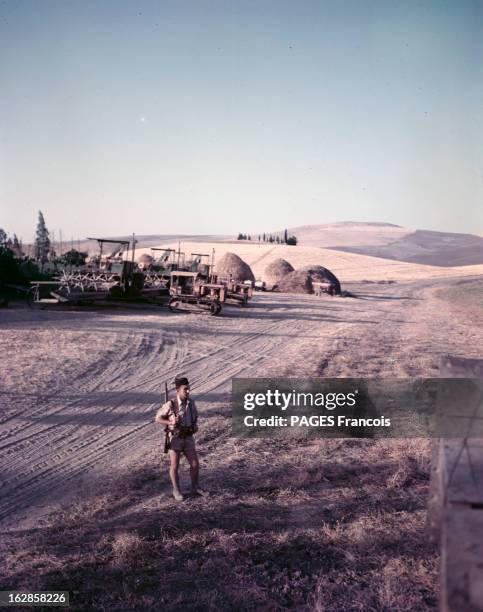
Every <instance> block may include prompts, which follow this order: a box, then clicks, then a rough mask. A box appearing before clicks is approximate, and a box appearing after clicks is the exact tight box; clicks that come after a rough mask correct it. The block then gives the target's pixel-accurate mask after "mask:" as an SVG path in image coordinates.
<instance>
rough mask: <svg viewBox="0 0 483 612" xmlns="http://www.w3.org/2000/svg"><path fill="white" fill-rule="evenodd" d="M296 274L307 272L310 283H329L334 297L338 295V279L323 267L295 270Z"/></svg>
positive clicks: (307, 267) (306, 267)
mask: <svg viewBox="0 0 483 612" xmlns="http://www.w3.org/2000/svg"><path fill="white" fill-rule="evenodd" d="M297 271H298V272H307V273H308V274H309V275H310V280H311V281H312V282H319V283H331V284H332V286H333V287H334V293H335V295H339V294H340V282H339V279H338V278H337V277H336V276H335V274H333V273H332V272H331V271H330V270H327V268H324V267H323V266H304V267H303V268H300V270H297Z"/></svg>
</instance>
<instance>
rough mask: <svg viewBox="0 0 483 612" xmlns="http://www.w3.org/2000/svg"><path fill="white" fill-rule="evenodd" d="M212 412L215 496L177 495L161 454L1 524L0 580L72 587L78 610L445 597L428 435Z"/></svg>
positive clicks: (207, 479)
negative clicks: (299, 432) (248, 433)
mask: <svg viewBox="0 0 483 612" xmlns="http://www.w3.org/2000/svg"><path fill="white" fill-rule="evenodd" d="M206 420H207V421H208V422H207V424H206V427H205V431H207V432H209V434H207V436H206V437H205V439H204V440H203V439H201V440H200V449H202V466H203V476H204V479H203V484H204V485H205V486H206V487H207V488H209V489H210V490H211V491H212V495H211V496H210V497H208V498H203V499H192V500H188V501H186V502H185V503H183V504H176V503H175V502H174V501H173V500H172V499H171V497H170V496H169V494H168V488H167V484H166V474H165V470H164V469H163V475H162V481H163V482H162V483H160V475H159V465H158V459H159V456H154V455H152V456H150V457H149V458H148V459H147V460H146V464H145V465H144V466H142V467H140V468H139V469H137V470H136V471H134V472H133V473H130V474H125V475H124V476H123V477H122V478H120V479H118V480H117V481H116V482H113V483H111V484H110V487H109V488H107V489H106V488H104V491H102V492H101V491H97V492H93V493H92V495H91V496H90V497H89V498H88V499H85V500H84V501H83V502H82V503H78V504H75V505H71V506H69V507H66V508H64V509H63V510H62V511H59V512H57V513H56V514H55V515H52V516H50V517H49V518H48V519H47V520H46V521H45V522H44V523H43V524H41V525H39V526H38V528H37V529H34V530H30V531H28V532H25V533H22V532H13V533H11V534H8V535H5V534H4V536H3V537H2V543H1V551H2V557H3V558H4V559H5V562H4V565H3V576H2V579H1V581H0V588H2V589H7V588H8V589H17V590H20V589H28V590H31V591H32V590H35V589H39V590H49V589H52V590H54V589H67V590H70V591H71V598H72V602H73V606H74V608H75V609H78V610H92V609H109V610H134V609H135V610H139V609H146V610H150V609H151V610H158V609H161V608H162V609H163V610H172V609H173V610H174V609H175V608H178V609H179V608H181V609H189V610H212V609H218V610H228V609H230V610H231V609H235V610H254V609H260V608H261V609H263V610H282V609H297V610H314V609H315V610H324V611H325V610H327V611H328V610H334V611H335V610H337V611H338V610H407V609H411V610H428V609H435V608H436V607H437V604H436V602H437V596H436V575H437V554H436V550H435V548H434V546H433V545H432V544H430V543H429V542H428V539H427V537H426V531H425V517H426V510H425V503H426V496H427V485H428V465H429V464H428V457H429V447H428V443H427V441H420V440H407V441H406V440H397V441H384V442H383V441H370V440H336V439H331V440H318V441H316V442H313V441H298V442H297V443H295V444H293V443H292V444H290V442H288V441H285V440H250V441H241V440H236V439H233V438H230V437H229V435H230V421H229V419H228V418H227V417H226V416H223V415H221V414H214V415H213V416H211V417H207V419H206ZM216 449H217V450H219V451H220V452H218V453H215V452H214V451H215V450H216ZM164 467H166V466H164ZM183 478H184V479H185V478H186V474H185V472H184V471H183ZM185 482H186V480H185ZM160 490H161V491H162V492H163V495H162V497H161V498H160V497H159V495H160Z"/></svg>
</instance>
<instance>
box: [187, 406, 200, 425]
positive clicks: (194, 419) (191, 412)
mask: <svg viewBox="0 0 483 612" xmlns="http://www.w3.org/2000/svg"><path fill="white" fill-rule="evenodd" d="M188 407H189V411H190V421H191V424H192V425H196V423H197V421H198V413H196V414H195V417H194V418H193V408H192V400H188Z"/></svg>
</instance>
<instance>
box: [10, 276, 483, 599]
mask: <svg viewBox="0 0 483 612" xmlns="http://www.w3.org/2000/svg"><path fill="white" fill-rule="evenodd" d="M461 283H462V279H461V278H459V279H454V278H453V279H452V278H433V279H428V278H426V279H422V280H418V281H413V282H409V281H399V282H397V283H394V284H390V285H386V284H384V285H382V284H375V283H374V284H369V283H350V284H345V286H344V288H346V289H348V290H350V291H351V292H353V293H354V294H355V295H356V296H357V298H342V297H336V298H316V297H314V296H288V295H281V294H257V295H256V298H255V299H254V301H253V304H252V305H251V306H250V307H249V308H248V309H236V308H233V307H230V308H226V309H225V310H224V312H223V315H222V316H221V317H218V318H215V317H209V316H206V315H200V314H198V313H189V314H172V313H170V312H168V311H167V309H160V308H158V309H157V310H154V309H153V310H149V311H140V310H127V309H114V310H113V309H110V310H109V309H102V308H96V309H90V310H70V311H65V310H62V311H61V310H45V311H35V312H32V311H30V310H28V309H26V308H24V307H19V308H11V309H6V310H4V311H1V312H0V329H1V332H2V333H1V337H0V346H1V351H0V372H1V374H0V383H1V395H0V397H1V401H2V412H1V434H0V461H1V465H2V484H1V491H2V496H1V502H0V519H1V521H2V527H3V529H2V531H3V536H2V538H3V542H4V544H3V545H2V548H3V550H2V553H3V555H2V556H5V559H6V562H5V567H4V572H5V575H4V577H3V579H2V581H1V587H2V588H4V589H6V588H20V587H24V588H27V587H28V588H29V589H30V590H32V589H33V587H34V586H37V587H38V588H40V587H43V588H47V587H49V588H53V585H56V588H61V586H62V588H65V589H68V590H71V591H72V590H77V591H79V594H78V606H79V608H84V607H85V608H86V609H87V608H91V609H92V606H93V603H94V602H95V601H100V602H102V605H105V606H108V607H109V608H110V609H134V608H136V607H139V606H140V605H142V606H144V607H147V608H149V607H151V606H152V607H153V609H155V608H156V605H159V602H160V601H163V598H164V600H165V602H167V603H165V605H166V609H169V608H170V605H171V604H172V605H173V607H174V606H175V604H176V605H181V606H185V607H190V609H209V608H210V607H219V608H220V607H221V608H222V609H225V608H226V609H227V608H228V607H232V608H233V607H235V608H238V609H245V608H247V609H248V608H253V607H256V606H265V609H281V608H284V607H287V606H292V607H293V606H295V607H297V608H298V609H305V608H307V609H314V608H315V609H320V610H337V609H341V608H344V609H346V610H349V609H354V610H357V609H362V608H364V609H392V610H395V609H407V607H408V605H409V606H410V607H411V609H415V610H416V609H421V610H422V609H431V608H434V607H435V606H436V597H437V594H436V586H435V585H436V579H437V555H436V552H435V549H434V547H433V546H432V545H430V544H429V543H428V542H427V538H426V534H425V516H426V510H425V503H426V494H427V473H428V448H427V442H425V441H392V442H384V443H382V442H374V441H367V440H358V441H357V440H346V441H338V440H331V441H330V443H329V441H320V442H317V443H315V444H314V443H313V442H311V443H309V442H304V441H300V445H299V447H297V448H293V447H290V446H288V445H287V444H286V443H283V442H280V441H278V442H276V441H264V440H250V441H239V440H235V439H232V438H230V418H229V417H230V413H229V410H230V409H229V392H230V385H231V379H232V377H237V376H243V377H259V376H270V375H273V376H300V377H302V376H304V377H308V376H334V377H344V376H367V377H384V378H387V377H393V376H394V377H407V376H431V375H437V374H438V364H439V359H440V357H441V356H442V355H444V354H447V353H451V354H453V355H459V356H466V357H481V346H482V345H483V337H482V336H483V332H482V329H483V326H482V325H481V323H482V318H481V317H482V314H481V313H482V310H481V281H478V280H477V279H472V278H468V279H464V283H466V285H464V284H461ZM462 287H464V289H465V292H464V293H463V292H462V290H461V288H462ZM467 289H468V291H466V290H467ZM453 295H457V296H458V299H455V300H452V299H451V297H452V296H453ZM465 295H467V298H465ZM178 373H186V374H187V375H188V376H189V377H190V380H191V382H192V390H193V396H194V397H195V398H196V399H197V403H198V407H199V409H200V413H201V418H202V425H201V432H200V434H199V448H200V451H201V461H202V473H203V482H204V484H205V486H206V487H207V488H209V489H210V491H211V493H212V494H211V496H210V498H208V500H200V501H192V502H188V503H186V504H184V505H182V506H181V507H180V506H179V505H178V506H176V505H175V504H174V502H173V501H172V500H171V498H170V496H169V488H168V485H167V475H166V473H165V470H164V472H163V474H162V475H160V473H159V462H160V461H161V460H162V458H163V456H162V453H161V452H160V443H161V438H162V435H161V431H160V428H158V427H157V426H156V425H155V424H154V422H153V416H154V412H155V409H156V407H157V406H158V405H159V404H160V402H161V401H162V399H163V383H164V381H165V380H168V381H172V380H173V378H174V375H175V374H178ZM203 422H204V424H203ZM184 477H185V482H186V475H184ZM99 487H100V488H99ZM160 494H161V495H160ZM60 504H63V509H62V510H59V505H60ZM52 511H55V513H54V514H53V515H50V516H49V515H48V513H49V512H52ZM59 526H60V527H61V529H60V530H59ZM195 527H196V529H195ZM170 530H171V531H170ZM69 543H70V544H72V546H70V544H69ZM27 550H28V553H27V552H26V551H27ZM24 551H25V552H24ZM146 559H149V564H148V565H149V568H147V567H146ZM180 563H182V564H184V565H183V566H184V567H185V568H186V569H184V570H183V572H182V573H181V572H180V569H179V564H180ZM186 571H193V572H194V571H196V572H198V574H199V576H201V583H200V584H197V583H191V584H189V585H187V584H186V575H185V573H186ZM99 572H100V573H101V574H102V575H103V582H100V581H99V578H98V576H99ZM160 573H164V575H165V577H166V579H165V580H164V581H161V582H160V581H159V574H160ZM156 576H157V578H156ZM226 576H229V580H224V579H223V578H224V577H225V578H226ZM136 581H137V582H136ZM220 581H222V582H223V585H220ZM106 585H109V588H110V589H111V591H112V592H111V593H106ZM200 585H201V586H200ZM244 587H245V588H244ZM243 588H244V590H243ZM242 591H243V592H242ZM173 602H174V603H173ZM408 602H410V604H408ZM123 606H125V607H123Z"/></svg>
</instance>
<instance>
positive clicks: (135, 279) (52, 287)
mask: <svg viewBox="0 0 483 612" xmlns="http://www.w3.org/2000/svg"><path fill="white" fill-rule="evenodd" d="M89 240H97V242H98V243H99V256H98V257H94V258H91V261H90V262H89V264H88V265H86V266H82V267H79V268H75V269H72V268H65V269H63V270H62V272H61V273H60V274H59V275H58V276H57V278H54V279H53V280H51V281H32V282H31V285H32V286H31V289H30V291H29V294H28V303H29V305H30V306H32V307H34V306H45V305H48V304H59V303H71V304H72V303H74V304H78V303H82V302H87V303H92V302H99V301H104V300H127V301H144V302H146V301H154V302H158V303H159V300H160V299H161V300H162V298H163V297H164V298H165V300H166V299H167V297H168V285H167V281H166V279H165V278H164V277H163V276H162V275H147V274H145V273H144V272H143V271H140V270H139V269H138V268H137V267H136V264H135V263H134V245H135V241H134V238H133V257H132V260H125V259H123V258H122V252H123V250H124V249H127V248H128V247H129V244H130V243H129V241H127V240H108V239H105V238H89ZM105 244H115V245H117V248H116V249H115V250H114V251H112V252H111V253H110V254H109V255H103V249H104V245H105Z"/></svg>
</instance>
